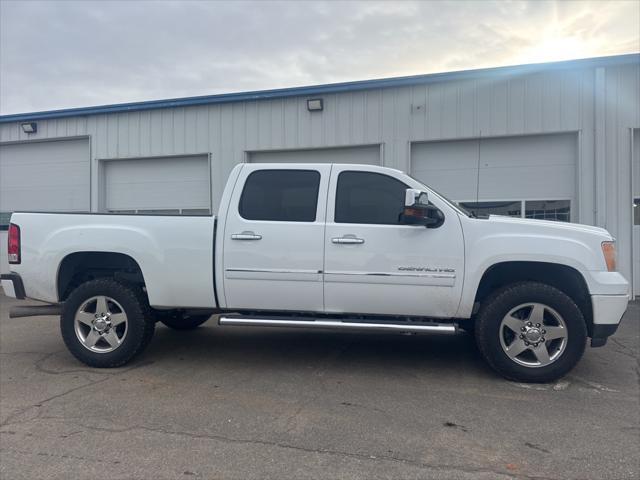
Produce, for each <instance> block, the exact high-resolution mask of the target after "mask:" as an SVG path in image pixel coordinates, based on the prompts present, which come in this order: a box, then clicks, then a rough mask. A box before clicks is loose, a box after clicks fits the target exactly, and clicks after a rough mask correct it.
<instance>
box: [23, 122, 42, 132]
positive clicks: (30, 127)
mask: <svg viewBox="0 0 640 480" xmlns="http://www.w3.org/2000/svg"><path fill="white" fill-rule="evenodd" d="M22 131H23V132H24V133H36V132H37V131H38V124H37V123H36V122H29V123H23V124H22Z"/></svg>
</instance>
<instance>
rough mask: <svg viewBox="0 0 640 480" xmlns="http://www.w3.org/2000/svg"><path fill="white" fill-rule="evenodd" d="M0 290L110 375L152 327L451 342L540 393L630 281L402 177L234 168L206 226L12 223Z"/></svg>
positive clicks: (353, 169) (565, 237) (616, 309)
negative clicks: (468, 341) (410, 336)
mask: <svg viewBox="0 0 640 480" xmlns="http://www.w3.org/2000/svg"><path fill="white" fill-rule="evenodd" d="M8 255H9V263H10V264H11V272H10V273H9V274H5V275H3V276H2V286H3V288H4V291H5V292H6V294H7V295H9V296H13V297H16V298H32V299H37V300H41V301H44V302H47V303H48V304H49V305H44V306H38V307H14V309H13V310H12V312H11V315H12V316H14V317H19V316H29V315H42V314H59V315H60V317H61V318H60V326H61V331H62V336H63V338H64V341H65V343H66V345H67V347H68V348H69V350H70V351H71V353H72V354H73V355H75V356H76V357H77V358H78V359H79V360H81V361H82V362H84V363H86V364H88V365H90V366H94V367H117V366H120V365H123V364H124V363H126V362H128V361H129V360H130V359H131V358H132V357H133V356H134V355H136V354H138V353H140V352H141V351H142V350H143V349H144V348H145V347H146V345H147V344H148V343H149V341H150V340H151V337H152V335H153V331H154V327H155V323H156V321H161V322H163V323H164V324H166V325H168V326H169V327H172V328H175V329H190V328H195V327H197V326H198V325H200V324H202V323H203V322H205V321H206V320H207V319H208V318H209V317H210V316H211V315H212V314H218V315H219V317H218V318H219V319H218V322H219V324H221V325H242V326H279V327H305V328H310V329H314V328H316V329H334V330H356V331H357V330H361V331H364V330H371V331H385V332H398V333H406V332H410V333H435V334H453V333H456V332H458V330H459V329H460V328H462V329H463V330H465V331H468V332H471V333H473V334H474V335H475V337H476V339H477V344H478V347H479V350H480V352H481V354H482V356H483V357H484V358H485V359H486V361H487V362H488V363H489V365H490V366H491V367H493V368H494V369H495V370H496V371H497V372H499V373H500V374H502V375H503V376H505V377H507V378H509V379H514V380H518V381H525V382H529V381H530V382H546V381H551V380H554V379H557V378H559V377H561V376H563V375H564V374H566V373H567V372H568V371H569V370H570V369H571V368H572V367H573V366H574V365H575V364H576V363H577V362H578V360H579V359H580V358H581V356H582V354H583V352H584V349H585V344H586V341H587V338H588V337H590V338H591V346H594V347H596V346H601V345H604V344H605V342H606V339H607V337H608V336H610V335H612V334H613V333H614V332H615V331H616V328H617V326H618V324H619V322H620V319H621V317H622V315H623V313H624V312H625V310H626V308H627V303H628V291H629V285H628V283H627V281H626V280H625V279H624V278H623V276H622V275H620V273H618V272H616V266H615V243H614V239H613V238H612V237H611V235H610V234H609V233H608V232H607V231H606V230H603V229H601V228H596V227H590V226H585V225H576V224H569V223H560V222H547V221H540V220H524V219H515V218H508V217H500V216H490V217H487V218H476V217H474V216H473V215H470V214H469V213H467V212H466V211H465V210H463V209H462V208H460V207H459V206H458V205H456V204H455V203H453V202H451V201H449V200H447V199H446V198H444V197H443V196H442V195H440V194H438V193H437V192H435V191H433V190H432V189H430V188H429V187H427V186H425V185H423V184H422V183H420V182H418V181H417V180H415V179H413V178H411V177H410V176H408V175H406V174H405V173H403V172H400V171H398V170H393V169H389V168H383V167H374V166H369V165H338V164H333V165H326V164H322V165H317V164H242V165H238V166H236V167H235V168H234V170H233V171H232V172H231V174H230V176H229V179H228V181H227V185H226V188H225V190H224V193H223V196H222V200H221V207H220V212H219V215H218V216H208V217H203V216H140V215H120V214H64V213H53V214H52V213H14V214H13V215H12V217H11V225H10V227H9V232H8Z"/></svg>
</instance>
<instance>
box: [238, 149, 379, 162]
mask: <svg viewBox="0 0 640 480" xmlns="http://www.w3.org/2000/svg"><path fill="white" fill-rule="evenodd" d="M248 159H249V161H250V162H252V163H277V162H279V163H282V162H284V163H351V164H353V163H360V164H366V165H380V145H367V146H361V147H344V148H318V149H312V150H279V151H262V152H250V153H249V158H248Z"/></svg>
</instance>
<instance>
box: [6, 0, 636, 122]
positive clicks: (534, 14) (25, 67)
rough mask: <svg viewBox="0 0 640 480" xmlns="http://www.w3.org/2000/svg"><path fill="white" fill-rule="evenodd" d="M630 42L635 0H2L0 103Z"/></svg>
mask: <svg viewBox="0 0 640 480" xmlns="http://www.w3.org/2000/svg"><path fill="white" fill-rule="evenodd" d="M633 52H640V1H638V0H631V1H624V0H619V1H616V0H613V1H600V2H590V1H566V0H565V1H558V2H555V1H507V0H503V1H488V0H487V1H482V0H476V1H464V0H457V1H422V2H413V1H395V2H383V1H380V2H375V1H366V2H365V1H360V2H340V1H323V2H315V1H297V2H294V1H290V2H275V1H274V2H269V1H259V2H244V1H232V2H228V1H205V0H203V1H179V2H178V1H176V2H174V1H153V0H144V1H117V0H110V1H108V0H103V1H90V0H85V1H55V0H50V1H44V2H39V1H27V0H21V1H14V0H0V114H10V113H19V112H33V111H42V110H52V109H58V108H70V107H81V106H90V105H104V104H113V103H123V102H131V101H141V100H152V99H163V98H177V97H185V96H195V95H210V94H216V93H227V92H239V91H247V90H264V89H271V88H283V87H292V86H301V85H314V84H323V83H334V82H343V81H352V80H365V79H371V78H384V77H394V76H403V75H416V74H423V73H434V72H445V71H454V70H466V69H473V68H484V67H494V66H501V65H517V64H523V63H537V62H546V61H554V60H565V59H570V58H585V57H594V56H604V55H615V54H622V53H633Z"/></svg>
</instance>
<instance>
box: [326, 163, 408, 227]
mask: <svg viewBox="0 0 640 480" xmlns="http://www.w3.org/2000/svg"><path fill="white" fill-rule="evenodd" d="M407 188H408V187H407V186H406V185H405V184H404V183H402V182H401V181H399V180H396V179H395V178H392V177H389V176H388V175H383V174H381V173H371V172H342V173H341V174H340V175H339V176H338V187H337V191H336V212H335V221H336V222H337V223H367V224H374V225H398V224H399V223H400V214H402V212H403V210H404V198H405V190H406V189H407Z"/></svg>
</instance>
